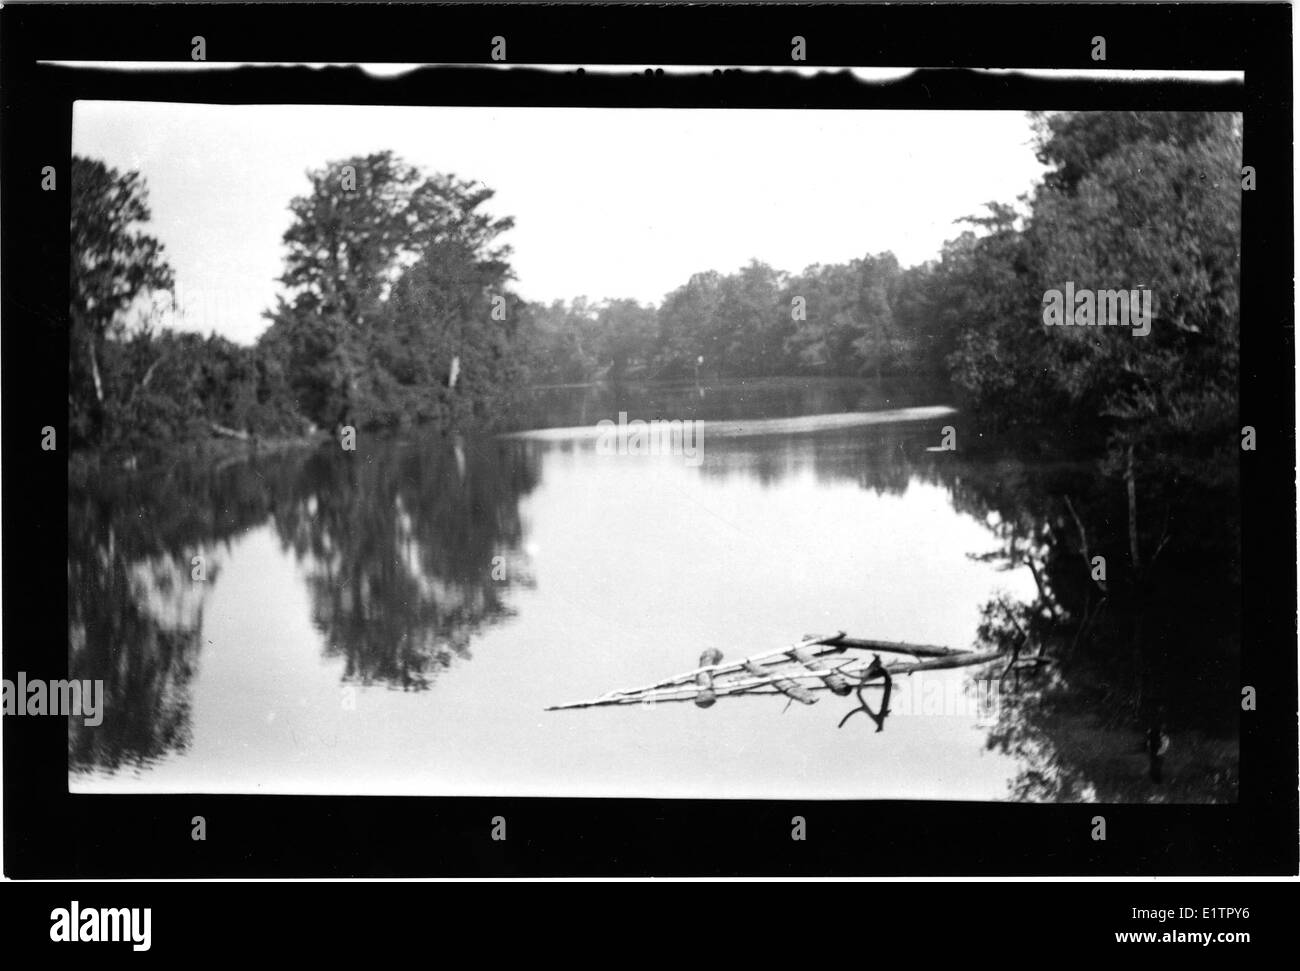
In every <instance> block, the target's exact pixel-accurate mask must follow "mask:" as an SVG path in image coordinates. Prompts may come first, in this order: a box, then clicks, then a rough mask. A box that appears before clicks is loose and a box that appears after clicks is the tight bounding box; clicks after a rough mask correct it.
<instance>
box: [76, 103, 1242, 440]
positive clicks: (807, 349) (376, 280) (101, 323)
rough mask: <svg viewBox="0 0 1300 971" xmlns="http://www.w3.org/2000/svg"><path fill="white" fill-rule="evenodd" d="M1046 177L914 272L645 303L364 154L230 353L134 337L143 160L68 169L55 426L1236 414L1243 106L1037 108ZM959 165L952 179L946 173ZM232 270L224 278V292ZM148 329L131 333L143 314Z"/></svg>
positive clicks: (147, 242)
mask: <svg viewBox="0 0 1300 971" xmlns="http://www.w3.org/2000/svg"><path fill="white" fill-rule="evenodd" d="M1033 120H1034V124H1035V128H1036V132H1037V153H1038V157H1039V159H1040V160H1041V161H1043V162H1044V163H1045V164H1046V165H1047V166H1048V173H1047V175H1046V178H1045V179H1044V181H1043V183H1042V184H1041V185H1039V186H1037V187H1035V188H1034V190H1033V191H1032V192H1031V193H1029V194H1027V195H1025V196H1022V197H1021V199H1020V200H1018V203H1019V205H1018V206H1013V205H1011V204H1008V203H1006V202H990V203H989V204H988V205H987V210H986V212H985V213H983V214H975V215H972V216H970V217H968V218H967V219H965V220H963V221H964V222H966V223H967V224H968V226H969V228H968V229H967V230H966V231H964V232H962V233H961V234H960V235H958V236H957V237H956V238H955V239H952V240H950V241H949V242H948V243H946V244H945V246H944V248H943V251H942V254H941V255H940V257H939V258H938V259H937V260H934V261H931V262H927V263H924V264H921V265H919V266H913V267H907V268H904V267H901V266H900V265H899V263H898V260H897V259H896V258H895V257H894V255H893V254H892V253H888V252H885V253H879V254H875V255H865V256H863V257H862V258H860V259H855V260H852V261H850V262H849V263H845V264H831V265H825V266H821V265H819V266H812V267H809V268H807V269H805V270H803V271H802V272H800V273H797V274H789V273H785V272H781V271H778V270H776V269H773V268H772V267H769V266H767V265H765V264H763V263H761V262H758V261H754V262H751V263H750V264H749V265H748V266H746V267H744V268H742V269H740V270H739V271H738V272H735V273H732V274H725V275H724V274H721V273H717V272H714V271H708V272H701V273H697V274H695V275H694V276H692V277H691V278H690V280H688V281H686V282H685V283H684V284H683V285H682V286H681V287H679V288H678V289H676V290H674V291H673V292H672V293H670V294H668V295H667V296H666V297H665V298H664V300H663V301H662V302H661V303H660V304H659V306H657V307H656V306H646V305H642V304H638V303H637V302H635V301H632V300H609V301H604V302H600V303H592V302H590V301H588V300H586V299H585V298H578V299H575V300H573V301H571V302H567V303H565V302H557V303H554V304H552V305H550V306H544V305H540V304H530V303H526V302H524V301H523V300H521V299H520V298H519V297H518V296H517V295H516V294H515V293H514V292H513V290H512V288H511V281H512V279H513V273H512V270H511V267H510V262H509V256H510V252H509V248H508V247H506V246H503V245H501V244H500V243H499V242H498V237H499V236H500V234H501V233H503V232H504V231H506V230H507V229H509V228H510V227H511V225H512V224H513V223H512V220H511V219H509V218H494V217H491V216H489V215H486V214H485V213H484V212H483V211H482V207H483V206H484V204H485V203H487V202H488V201H489V200H490V199H491V198H492V196H493V193H492V190H490V189H487V188H485V187H483V186H482V185H481V184H479V183H476V182H467V181H463V180H460V179H457V178H455V177H452V176H447V175H427V174H424V173H422V172H420V171H419V170H417V169H415V168H413V167H411V166H409V165H407V164H405V163H404V162H402V161H401V160H400V159H398V158H396V157H395V156H393V155H392V154H391V153H388V152H383V153H379V154H375V155H370V156H366V157H357V158H352V159H347V160H344V161H338V162H332V163H330V164H328V165H326V166H325V167H324V168H322V169H319V170H316V171H313V172H311V173H309V174H308V178H309V183H310V185H309V189H308V191H307V192H306V193H305V194H304V195H303V196H300V197H298V198H296V199H294V200H292V202H291V203H290V211H291V213H292V223H291V225H290V228H289V229H288V231H287V232H286V233H285V236H284V242H285V246H286V255H285V266H284V272H283V275H282V276H281V278H280V281H281V283H282V285H283V288H284V290H283V295H282V296H281V297H280V298H279V300H278V302H277V305H276V306H275V307H274V308H272V309H270V310H268V311H267V314H266V316H267V317H268V319H269V320H270V326H269V327H268V328H267V330H266V331H265V333H264V334H263V335H262V336H261V338H260V339H259V340H258V342H257V344H256V345H255V346H253V347H244V346H240V345H236V344H234V343H232V342H230V341H228V340H225V339H223V338H220V337H216V336H212V337H208V338H202V337H199V336H196V335H192V334H178V333H172V332H168V331H165V330H163V331H156V330H155V329H154V328H152V327H151V326H150V325H149V323H148V316H147V315H142V314H141V307H142V305H143V303H144V302H145V301H146V300H147V299H148V297H149V296H150V295H151V294H158V293H165V292H167V291H169V290H170V289H171V287H172V272H171V269H170V268H169V267H168V266H167V264H166V261H165V258H164V256H163V252H162V247H161V245H160V244H159V243H158V241H157V240H156V239H154V238H153V237H151V236H149V235H148V234H147V233H146V232H145V231H144V230H143V229H142V228H141V227H142V226H143V225H144V224H145V223H147V221H148V219H149V211H148V207H147V204H146V193H145V189H144V186H143V183H142V182H141V180H140V178H139V176H138V174H136V173H125V174H123V173H119V172H117V171H114V170H112V169H109V168H108V167H106V166H105V165H104V164H103V163H101V162H97V161H92V160H88V159H83V158H77V159H74V163H73V180H72V181H73V191H74V197H73V218H72V284H73V286H72V308H71V327H72V332H71V354H70V357H69V382H70V383H69V410H70V423H71V430H72V433H73V436H74V439H75V440H76V441H77V442H78V443H82V444H92V445H115V444H122V445H128V446H132V445H134V444H138V443H141V442H143V441H152V442H165V441H169V440H174V439H183V438H192V437H195V436H204V435H209V434H212V433H213V430H214V429H222V430H225V431H227V432H228V431H232V430H233V431H235V432H239V433H251V434H257V435H285V434H296V433H299V432H301V431H303V430H305V429H307V428H309V427H312V426H315V427H317V428H323V429H332V428H336V427H338V426H340V425H346V424H354V425H357V426H359V427H385V426H396V425H404V424H410V423H425V422H438V421H453V420H458V419H460V418H462V417H469V416H474V415H490V414H492V413H493V412H494V410H495V409H497V408H498V407H499V406H500V404H501V402H502V401H503V400H504V399H505V398H506V397H507V396H509V395H511V394H512V393H513V392H515V391H517V390H518V389H520V388H522V387H525V386H527V385H529V384H555V383H574V382H587V381H592V380H597V379H613V380H621V379H636V378H652V377H663V378H680V377H695V376H703V377H707V378H714V377H741V376H756V375H774V374H807V375H867V376H885V375H894V374H902V373H906V374H927V375H934V376H939V377H944V378H947V379H949V380H950V381H951V382H952V384H953V386H954V387H955V389H956V390H957V392H958V394H959V395H960V396H961V398H962V399H963V403H964V404H965V405H966V406H967V407H969V408H972V409H976V410H979V411H982V412H984V413H985V414H987V415H989V416H991V417H992V418H993V419H995V421H996V423H999V424H1007V425H1009V424H1016V423H1037V424H1041V423H1043V422H1051V423H1053V424H1055V425H1057V426H1059V427H1061V428H1063V429H1066V430H1071V431H1074V432H1076V433H1077V432H1082V431H1086V432H1089V433H1096V434H1097V435H1098V436H1099V440H1105V441H1108V442H1109V443H1110V445H1111V446H1112V448H1114V447H1115V446H1116V445H1117V444H1118V446H1120V448H1121V451H1122V450H1123V449H1124V448H1127V447H1128V446H1130V445H1138V444H1141V445H1144V446H1146V445H1151V444H1153V443H1154V442H1156V441H1157V440H1159V441H1162V442H1165V441H1168V440H1171V439H1178V438H1183V439H1186V438H1189V437H1200V438H1205V437H1206V436H1208V437H1210V438H1213V439H1215V440H1216V442H1219V443H1221V442H1222V435H1223V434H1224V433H1225V431H1226V430H1227V429H1228V428H1229V426H1230V425H1231V423H1232V422H1233V421H1235V402H1236V387H1237V331H1238V320H1237V311H1238V292H1237V288H1238V258H1239V235H1240V192H1241V188H1242V187H1241V124H1240V117H1239V116H1237V115H1229V114H1214V113H1203V112H1202V113H1191V112H1187V113H1183V112H1062V113H1052V114H1036V115H1034V117H1033ZM954 166H955V168H954V173H953V177H954V178H960V171H959V162H957V161H955V162H954ZM1067 282H1070V283H1074V284H1076V285H1077V286H1078V287H1080V288H1094V289H1125V290H1130V289H1136V288H1146V289H1150V290H1151V291H1152V292H1153V294H1154V298H1155V301H1154V305H1155V318H1154V321H1153V325H1152V330H1151V333H1150V334H1149V335H1148V336H1145V337H1137V336H1134V334H1133V333H1132V332H1129V331H1128V330H1127V329H1126V328H1115V327H1110V328H1093V327H1083V328H1080V327H1061V328H1057V327H1052V328H1048V327H1045V326H1044V325H1043V317H1042V312H1043V311H1042V308H1043V295H1044V293H1045V292H1046V291H1047V290H1049V289H1052V288H1061V287H1063V286H1064V285H1065V284H1066V283H1067ZM237 285H239V284H238V281H232V286H237ZM142 317H143V320H142Z"/></svg>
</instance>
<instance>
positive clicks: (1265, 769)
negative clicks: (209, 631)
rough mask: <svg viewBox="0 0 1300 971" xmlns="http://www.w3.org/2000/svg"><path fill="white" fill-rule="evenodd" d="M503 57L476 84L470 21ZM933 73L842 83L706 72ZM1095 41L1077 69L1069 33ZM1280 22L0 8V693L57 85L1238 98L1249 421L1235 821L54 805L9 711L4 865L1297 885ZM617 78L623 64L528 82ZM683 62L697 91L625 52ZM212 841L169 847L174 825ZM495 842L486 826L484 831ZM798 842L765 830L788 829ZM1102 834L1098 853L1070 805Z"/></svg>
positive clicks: (997, 104)
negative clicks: (1245, 705) (182, 67)
mask: <svg viewBox="0 0 1300 971" xmlns="http://www.w3.org/2000/svg"><path fill="white" fill-rule="evenodd" d="M195 34H202V35H204V36H205V38H206V39H207V47H208V56H209V58H211V59H212V60H213V61H214V62H218V61H274V62H286V61H298V62H311V63H316V62H340V61H341V62H367V61H380V62H383V61H387V62H398V63H408V62H412V63H430V62H435V63H442V64H445V65H459V66H443V67H437V68H430V69H425V70H423V71H420V72H418V73H416V74H411V75H406V76H404V77H400V78H395V79H383V80H380V79H374V78H371V77H369V76H367V75H365V74H364V73H362V72H360V71H358V70H355V69H347V68H329V69H323V70H312V69H308V68H301V67H298V68H283V69H276V68H269V67H267V68H252V69H240V70H232V71H223V72H174V73H166V74H152V73H151V74H150V75H148V76H146V75H141V74H125V73H116V72H109V71H96V70H89V69H72V68H66V67H56V66H52V65H43V64H38V63H37V62H38V61H40V60H105V61H108V60H112V61H121V60H140V61H158V60H186V59H188V57H189V50H190V38H191V37H192V36H193V35H195ZM498 34H499V35H503V36H506V37H507V38H508V50H509V57H510V60H509V65H508V69H505V68H506V67H507V66H495V67H494V66H487V64H488V51H489V48H490V44H491V38H492V37H493V36H494V35H498ZM796 34H797V35H801V36H803V37H805V38H806V39H807V41H808V57H809V59H808V61H807V62H806V63H805V64H800V65H797V66H800V67H818V66H823V67H827V68H828V70H832V69H833V68H834V67H839V66H844V65H861V66H877V67H914V66H917V65H921V66H929V67H934V68H940V69H942V70H939V71H922V72H920V73H917V74H914V75H912V76H911V77H909V78H908V79H907V80H905V81H899V82H894V83H888V84H878V85H868V84H864V83H860V82H857V81H855V80H853V79H852V78H851V77H850V76H848V75H847V74H843V73H828V74H825V75H822V76H819V77H816V78H803V77H799V76H797V75H793V74H790V73H788V72H786V73H779V72H776V71H764V70H761V69H759V70H739V69H728V70H714V68H716V67H717V66H718V65H737V66H744V65H765V64H766V65H772V66H773V67H778V68H779V67H784V66H789V64H788V58H789V56H790V38H791V37H792V36H794V35H796ZM1097 34H1101V35H1103V36H1105V37H1106V38H1107V46H1108V59H1107V61H1106V63H1105V64H1104V65H1099V64H1094V63H1093V62H1092V61H1091V60H1090V57H1089V52H1090V49H1091V47H1090V44H1091V40H1090V39H1091V38H1092V37H1093V36H1094V35H1097ZM1290 41H1291V10H1290V7H1289V6H1288V5H1285V4H1258V5H1251V4H1198V5H1186V6H1180V5H1172V4H1159V5H1157V4H1141V5H1111V4H1083V5H1074V4H1028V5H1015V6H1012V5H944V6H942V7H934V6H931V5H914V6H913V5H906V6H892V5H891V6H875V5H852V6H849V5H845V6H833V5H792V6H771V5H762V6H759V5H739V4H725V5H709V6H665V5H659V6H654V5H639V6H633V5H627V6H599V7H598V6H592V5H583V6H569V5H563V6H560V5H547V6H540V5H530V6H495V7H487V6H479V5H473V6H471V5H467V4H455V5H440V6H414V5H393V6H380V5H374V6H369V5H359V6H358V5H328V6H319V5H312V6H308V5H282V6H253V5H204V6H198V5H186V6H179V5H157V6H154V5H148V6H146V5H137V6H127V5H107V4H92V5H72V6H52V5H50V6H39V7H38V6H32V5H20V4H14V3H9V4H6V5H5V7H4V9H3V11H2V12H0V97H2V98H3V119H2V123H3V130H2V133H0V137H2V141H0V171H2V172H3V187H2V188H0V211H2V212H3V214H4V225H3V228H2V230H0V237H2V238H0V260H2V263H0V266H2V267H3V277H2V279H3V293H2V295H0V300H2V303H0V308H2V311H3V318H2V319H3V327H0V360H2V361H3V382H2V384H0V402H2V404H3V437H2V438H0V458H2V459H3V467H4V471H5V474H4V477H3V499H4V506H3V520H2V524H3V537H4V549H3V552H4V554H6V555H5V557H4V565H5V567H6V568H5V570H4V573H3V593H4V603H5V605H6V606H7V609H6V610H5V612H4V617H3V627H4V635H5V636H4V640H3V643H4V645H5V648H6V649H5V652H4V665H3V667H4V676H5V677H7V678H13V677H15V672H17V671H19V670H25V671H28V672H32V673H33V674H34V675H36V674H37V673H38V672H39V673H41V674H42V676H43V673H44V672H50V673H49V676H51V677H64V676H65V674H64V670H65V668H64V665H65V664H66V649H65V644H66V641H65V640H64V638H65V631H66V623H65V621H64V619H63V618H64V617H65V616H66V610H67V599H66V582H67V581H66V554H65V549H66V544H67V528H68V527H67V519H66V516H65V508H66V503H65V502H63V500H65V499H66V490H67V478H66V455H65V454H61V453H58V452H55V453H46V452H42V451H40V449H39V446H38V440H39V430H40V428H41V426H44V425H47V424H52V425H54V426H56V427H57V428H64V427H66V418H67V404H66V380H67V366H66V359H67V335H66V328H65V327H64V325H63V324H64V320H65V317H66V310H67V305H68V300H67V295H68V278H67V252H68V215H69V207H68V195H67V193H66V191H65V186H66V180H65V181H63V182H61V184H60V187H59V189H58V190H57V191H55V192H42V191H40V186H39V183H40V171H41V167H42V166H44V165H54V166H55V167H56V169H57V170H58V171H59V172H60V175H61V176H62V174H63V173H64V172H66V166H67V163H68V157H69V154H70V144H71V104H72V101H73V100H74V99H77V98H92V99H120V100H135V99H138V100H157V101H211V102H223V103H257V102H303V103H309V102H310V103H369V104H423V103H431V104H484V105H488V104H491V105H495V104H520V105H548V104H554V105H591V106H599V105H614V106H628V107H645V106H659V105H676V106H697V107H703V106H708V107H731V108H736V109H744V108H752V107H811V106H817V107H838V108H868V107H877V108H902V107H908V108H932V109H936V110H941V109H945V108H988V109H992V108H1021V109H1028V108H1036V107H1037V108H1085V107H1091V108H1140V107H1150V108H1157V107H1159V108H1219V109H1223V110H1242V111H1243V112H1244V123H1245V163H1246V164H1249V165H1253V166H1254V167H1255V168H1256V172H1257V174H1258V180H1259V182H1258V184H1259V188H1258V189H1257V190H1256V191H1254V192H1246V193H1243V238H1242V253H1243V256H1242V261H1243V262H1242V277H1241V283H1242V319H1243V321H1245V322H1247V323H1245V325H1244V326H1243V327H1242V345H1241V354H1242V359H1241V363H1242V387H1241V413H1242V422H1243V424H1252V425H1254V426H1255V427H1256V429H1257V430H1258V438H1259V446H1258V451H1256V452H1250V453H1243V455H1242V479H1241V484H1242V495H1243V509H1242V513H1243V516H1242V534H1243V587H1244V594H1243V600H1244V604H1243V607H1244V610H1243V617H1244V622H1243V623H1244V630H1243V658H1242V684H1243V685H1246V684H1249V685H1254V686H1255V687H1256V688H1257V689H1258V693H1259V708H1258V710H1257V711H1255V712H1251V713H1243V715H1242V732H1241V791H1240V800H1239V802H1238V803H1237V804H1236V805H1232V806H1187V805H1178V806H1117V805H1105V806H1101V805H1058V806H1040V805H1018V804H1006V805H1004V804H988V803H965V802H954V803H945V802H881V801H863V802H820V801H779V802H754V801H721V800H720V801H671V800H623V799H614V800H581V799H559V798H557V799H522V798H517V799H498V798H492V799H484V798H396V797H306V796H303V797H283V796H225V795H222V796H217V795H176V796H167V795H159V796H147V795H142V796H127V795H101V796H88V795H72V794H69V793H68V791H67V760H66V752H67V748H66V745H67V737H66V725H65V724H64V723H63V722H62V720H60V719H33V718H21V719H20V718H7V719H5V724H4V752H3V755H4V767H3V768H4V776H3V778H4V825H5V831H4V834H3V836H4V850H5V869H6V873H7V875H8V876H10V877H14V878H19V879H24V878H28V879H30V878H42V877H53V878H122V877H135V878H149V877H155V878H171V877H204V876H207V877H266V876H298V877H347V876H372V877H388V876H433V875H439V876H477V875H499V876H547V875H606V876H608V875H621V876H637V875H664V874H670V875H702V876H723V875H737V874H754V875H770V876H818V875H820V876H829V875H835V876H846V875H921V876H924V875H934V876H938V875H981V876H997V875H1038V874H1041V875H1046V874H1054V875H1084V874H1087V875H1102V874H1106V875H1148V874H1161V875H1191V874H1295V873H1296V872H1297V867H1298V865H1300V858H1298V856H1297V793H1296V790H1297V766H1296V755H1297V729H1296V713H1297V705H1296V673H1297V670H1296V651H1295V645H1296V625H1295V615H1296V609H1295V608H1296V564H1295V560H1294V558H1293V556H1292V554H1293V553H1294V552H1295V539H1296V492H1295V483H1294V469H1295V454H1296V453H1295V427H1296V426H1295V384H1294V380H1295V375H1294V371H1293V367H1292V362H1293V360H1294V331H1293V324H1294V280H1293V267H1294V236H1293V232H1292V227H1293V213H1294V209H1293V199H1292V178H1293V155H1292V106H1291V97H1292V64H1291V43H1290ZM529 64H533V65H548V64H588V65H596V64H616V65H638V66H639V67H638V69H637V70H635V71H634V72H629V73H625V74H616V75H612V74H606V73H604V72H600V73H594V72H577V71H573V70H569V71H547V70H542V69H539V68H530V67H528V66H527V65H529ZM668 64H672V65H703V66H705V69H704V70H703V71H702V72H701V73H700V74H698V75H693V76H682V75H678V74H673V73H667V74H656V73H654V72H645V71H644V70H643V68H644V67H645V66H647V65H668ZM986 66H1005V67H1018V68H1048V67H1057V68H1072V69H1078V70H1080V71H1085V72H1086V71H1089V70H1092V69H1093V68H1096V67H1104V68H1107V69H1124V68H1145V69H1171V70H1172V69H1177V70H1240V71H1244V72H1245V81H1244V85H1241V84H1214V85H1205V84H1195V83H1188V82H1171V81H1139V82H1134V81H1098V80H1087V79H1083V80H1045V79H1039V78H1032V77H1027V76H1024V75H989V74H975V73H972V72H969V71H966V70H961V69H963V68H974V67H986ZM193 815H203V816H205V817H206V819H207V829H208V838H207V840H206V841H205V842H193V841H191V839H190V838H189V832H190V819H191V817H192V816H193ZM496 815H503V816H505V817H506V818H507V820H508V825H509V839H508V840H507V841H505V842H493V841H492V840H491V839H490V829H491V823H490V821H491V819H492V817H493V816H496ZM793 815H802V816H804V817H806V819H807V820H808V838H807V840H806V841H802V842H796V841H792V840H791V839H790V828H791V823H790V820H791V817H792V816H793ZM1097 815H1102V816H1105V817H1106V819H1107V827H1108V838H1107V840H1106V841H1104V842H1094V841H1093V840H1092V838H1091V830H1092V818H1093V817H1094V816H1097Z"/></svg>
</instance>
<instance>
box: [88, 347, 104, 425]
mask: <svg viewBox="0 0 1300 971" xmlns="http://www.w3.org/2000/svg"><path fill="white" fill-rule="evenodd" d="M89 347H90V376H91V378H92V379H93V380H94V382H95V400H96V401H98V402H99V406H100V408H103V407H104V383H103V381H102V380H100V377H99V357H98V355H97V354H95V339H94V338H93V337H92V338H91V339H90V344H89Z"/></svg>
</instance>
